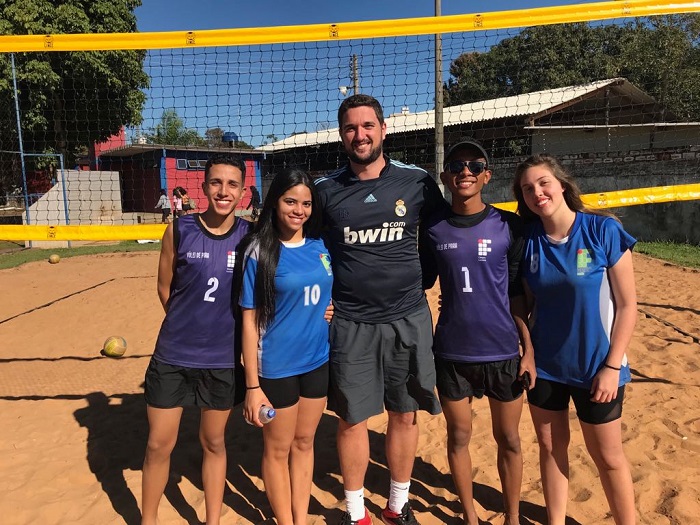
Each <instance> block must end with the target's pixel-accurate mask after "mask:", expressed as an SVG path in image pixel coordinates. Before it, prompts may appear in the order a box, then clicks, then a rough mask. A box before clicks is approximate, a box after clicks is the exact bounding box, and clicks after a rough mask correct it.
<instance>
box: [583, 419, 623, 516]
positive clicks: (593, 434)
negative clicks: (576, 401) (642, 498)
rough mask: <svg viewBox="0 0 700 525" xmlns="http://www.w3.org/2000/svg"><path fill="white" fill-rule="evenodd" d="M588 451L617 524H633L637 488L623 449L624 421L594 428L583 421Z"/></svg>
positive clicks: (618, 420)
mask: <svg viewBox="0 0 700 525" xmlns="http://www.w3.org/2000/svg"><path fill="white" fill-rule="evenodd" d="M581 430H582V431H583V438H584V441H585V442H586V448H588V452H589V454H590V455H591V457H592V458H593V461H594V462H595V464H596V466H597V467H598V473H599V475H600V481H601V483H602V484H603V490H604V491H605V497H606V498H607V499H608V504H609V505H610V511H611V512H612V515H613V518H614V519H615V523H616V524H617V525H634V523H635V520H636V511H635V508H634V488H633V486H632V474H631V473H630V467H629V463H628V462H627V458H626V457H625V452H624V450H623V449H622V419H620V418H618V419H615V420H613V421H610V422H609V423H603V424H601V425H591V424H589V423H584V422H583V421H581Z"/></svg>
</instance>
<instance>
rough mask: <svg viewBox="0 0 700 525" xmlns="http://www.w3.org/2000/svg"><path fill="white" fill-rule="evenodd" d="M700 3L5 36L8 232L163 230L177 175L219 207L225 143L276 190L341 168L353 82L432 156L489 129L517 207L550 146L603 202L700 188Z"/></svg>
mask: <svg viewBox="0 0 700 525" xmlns="http://www.w3.org/2000/svg"><path fill="white" fill-rule="evenodd" d="M698 13H700V2H683V1H680V2H661V1H655V2H650V1H645V0H629V1H611V2H599V3H584V4H578V5H568V6H559V7H549V8H539V9H527V10H514V11H502V12H493V13H472V14H463V15H450V16H442V17H426V18H414V19H401V18H397V19H394V20H376V21H370V22H350V23H332V22H329V23H328V24H315V25H307V26H285V27H263V28H251V29H230V30H213V31H212V30H210V31H181V32H167V33H121V34H120V33H90V34H46V35H44V34H42V35H25V36H0V240H14V241H67V240H123V239H149V238H159V237H160V236H161V235H162V231H163V228H164V225H163V224H162V220H163V214H162V210H161V209H160V208H156V205H157V203H158V201H159V198H160V195H161V192H164V193H165V195H166V197H167V198H168V199H167V200H168V202H169V205H170V206H171V209H172V207H173V206H174V203H173V194H174V193H178V194H180V193H186V194H187V195H188V196H189V197H190V199H191V201H192V203H193V204H194V205H195V210H201V209H202V208H204V207H206V199H205V197H204V195H203V193H202V190H201V183H202V181H203V177H204V174H203V168H204V164H205V163H206V160H207V159H208V158H209V157H210V156H211V155H213V154H215V153H231V154H235V155H239V156H241V157H243V158H244V160H245V163H246V186H255V187H256V188H257V189H258V190H259V191H260V193H262V194H263V195H264V194H265V191H266V188H267V184H268V183H269V180H270V179H271V177H272V176H273V175H274V173H275V172H277V171H279V170H280V169H282V168H285V167H292V166H293V167H300V168H303V169H305V170H307V171H309V172H310V173H312V174H313V175H314V176H318V175H321V174H325V173H328V172H329V171H332V170H334V169H336V168H337V167H339V166H341V165H343V164H344V163H345V162H346V156H345V154H344V152H343V151H342V148H341V147H340V144H339V136H338V129H337V128H338V122H337V110H338V106H339V105H340V103H341V102H342V100H343V99H344V98H345V97H346V96H348V95H351V94H354V93H366V94H370V95H372V96H374V97H376V98H377V99H378V100H379V101H380V102H381V103H382V106H383V108H384V112H385V118H386V121H387V127H388V136H387V139H386V141H385V144H384V148H385V151H386V153H387V154H388V155H389V156H390V157H392V158H393V159H396V160H399V161H402V162H406V163H411V164H416V165H418V166H421V167H423V168H425V169H427V170H428V171H430V172H432V173H435V172H436V171H437V170H439V169H440V168H439V166H440V165H441V160H442V156H443V152H444V151H445V150H446V149H447V148H449V146H450V144H453V143H455V142H457V141H459V140H461V139H464V138H472V139H476V140H478V141H480V142H481V143H482V144H483V145H484V147H485V148H486V149H487V151H488V152H489V154H490V156H491V157H492V164H493V170H494V177H493V180H492V183H491V184H489V186H488V187H487V189H486V195H485V198H486V199H487V200H488V201H489V202H495V203H501V205H503V206H504V207H509V206H510V207H512V204H509V201H511V200H512V194H511V193H510V182H511V179H512V175H513V171H514V168H515V166H516V165H517V164H518V162H520V161H521V160H523V159H524V158H526V157H527V156H528V155H530V154H531V153H535V152H540V151H547V152H550V153H553V154H555V155H557V156H559V157H560V158H561V159H562V161H563V162H564V164H565V165H567V166H568V167H569V169H570V170H571V171H572V173H573V174H574V175H575V176H576V177H577V180H578V181H579V182H580V183H581V186H582V189H583V190H584V193H587V194H589V195H588V196H587V202H589V203H590V204H591V205H592V206H595V207H612V208H615V207H622V206H634V205H637V204H651V203H655V204H658V203H668V202H677V201H692V200H697V199H698V198H699V197H700V138H699V137H700V15H698ZM438 36H439V38H438ZM438 85H439V86H442V88H441V89H438V87H437V86H438ZM440 92H442V96H440V95H439V93H440ZM436 109H437V110H438V119H436ZM440 109H442V111H440ZM440 116H441V118H440ZM436 128H437V129H442V130H443V131H442V133H436ZM250 195H251V191H250V190H249V191H247V193H246V195H245V196H244V198H243V200H242V201H241V203H240V204H239V208H238V211H237V212H238V213H239V214H240V215H245V214H247V213H250V208H251V203H250Z"/></svg>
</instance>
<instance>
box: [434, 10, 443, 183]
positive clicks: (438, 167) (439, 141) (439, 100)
mask: <svg viewBox="0 0 700 525" xmlns="http://www.w3.org/2000/svg"><path fill="white" fill-rule="evenodd" d="M435 16H436V17H438V16H441V8H440V0H435ZM442 110H443V95H442V34H441V33H435V179H436V180H437V183H438V186H440V190H441V191H442V192H443V194H444V192H445V190H444V188H443V186H442V183H441V182H440V173H441V172H442V165H443V163H444V160H445V135H444V133H443V120H442Z"/></svg>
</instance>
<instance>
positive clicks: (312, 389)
mask: <svg viewBox="0 0 700 525" xmlns="http://www.w3.org/2000/svg"><path fill="white" fill-rule="evenodd" d="M258 379H259V380H260V388H262V390H263V392H265V395H266V396H267V399H268V400H269V401H270V404H272V406H273V407H275V408H287V407H291V406H294V405H296V404H297V402H298V401H299V398H300V397H305V398H307V399H321V398H322V397H326V396H327V395H328V362H327V361H326V362H325V363H324V364H322V365H321V366H319V367H318V368H316V369H314V370H311V371H310V372H305V373H303V374H299V375H296V376H290V377H281V378H279V379H265V378H264V377H260V378H258Z"/></svg>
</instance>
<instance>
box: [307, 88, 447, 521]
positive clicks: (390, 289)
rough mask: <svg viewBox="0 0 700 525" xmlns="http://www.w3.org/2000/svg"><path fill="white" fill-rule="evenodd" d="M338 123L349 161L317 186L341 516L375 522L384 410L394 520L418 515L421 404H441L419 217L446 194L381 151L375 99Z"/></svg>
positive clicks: (344, 109) (353, 103)
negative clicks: (379, 419) (375, 430)
mask: <svg viewBox="0 0 700 525" xmlns="http://www.w3.org/2000/svg"><path fill="white" fill-rule="evenodd" d="M338 124H339V126H340V138H341V141H342V143H343V147H344V148H345V151H346V152H347V154H348V157H349V163H348V164H347V165H346V166H345V167H343V168H341V169H340V170H338V171H336V172H335V173H332V174H330V175H329V176H327V177H323V178H320V179H318V180H317V182H316V185H317V188H318V191H319V196H320V203H321V206H322V208H323V213H324V221H325V224H326V226H327V238H326V243H327V246H328V249H329V251H330V253H331V260H332V264H333V276H334V284H333V302H334V304H335V316H334V317H333V322H332V324H331V333H330V338H331V357H330V368H331V387H330V392H329V401H328V404H329V407H330V408H331V409H332V410H334V411H335V412H336V414H338V416H339V417H340V423H339V426H338V436H337V440H338V454H339V457H340V468H341V472H342V475H343V485H344V488H345V502H346V507H347V508H346V510H347V512H346V513H345V514H344V516H343V520H342V522H341V523H342V524H343V525H352V524H358V525H369V524H371V523H372V519H371V517H370V516H369V513H368V511H367V509H366V508H365V504H364V486H363V485H364V478H365V473H366V471H367V466H368V464H369V436H368V433H367V419H368V418H369V417H371V416H374V415H376V414H381V413H382V412H383V411H384V409H386V410H387V412H388V418H389V423H388V428H387V438H386V456H387V465H388V467H389V471H390V473H391V486H390V491H389V498H388V503H387V507H386V508H385V509H384V510H383V511H382V513H381V518H382V521H383V522H384V523H387V524H399V525H401V524H417V521H416V519H415V517H414V515H413V512H412V511H411V508H410V505H409V503H408V490H409V484H410V479H411V472H412V470H413V461H414V458H415V455H416V449H417V445H418V426H417V420H416V411H417V410H419V409H420V410H426V411H428V412H430V413H431V414H438V413H439V412H440V406H439V403H438V401H437V398H436V396H435V394H434V387H435V365H434V363H433V357H432V351H431V345H432V321H431V315H430V310H429V308H428V304H427V301H426V298H425V293H424V291H423V286H422V280H421V266H420V261H419V257H418V249H417V248H418V225H419V223H420V222H421V220H423V219H424V218H426V217H427V216H429V215H430V214H431V213H432V212H434V211H435V210H436V209H437V208H439V207H441V206H444V205H445V202H444V200H443V198H442V195H441V194H440V190H439V189H438V187H437V184H436V183H435V181H434V180H433V179H432V177H430V175H428V173H427V172H426V171H424V170H422V169H420V168H417V167H416V166H409V165H405V164H401V163H399V162H396V161H392V160H390V159H389V158H388V157H387V156H385V155H384V154H383V149H382V142H383V140H384V138H385V136H386V123H385V122H384V117H383V112H382V107H381V105H380V104H379V102H378V101H377V100H376V99H374V98H373V97H370V96H368V95H353V96H351V97H349V98H347V99H345V100H344V101H343V103H342V104H341V105H340V108H339V110H338Z"/></svg>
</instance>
